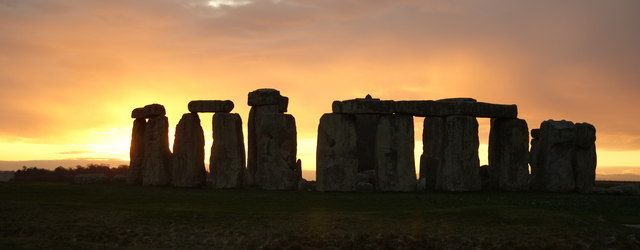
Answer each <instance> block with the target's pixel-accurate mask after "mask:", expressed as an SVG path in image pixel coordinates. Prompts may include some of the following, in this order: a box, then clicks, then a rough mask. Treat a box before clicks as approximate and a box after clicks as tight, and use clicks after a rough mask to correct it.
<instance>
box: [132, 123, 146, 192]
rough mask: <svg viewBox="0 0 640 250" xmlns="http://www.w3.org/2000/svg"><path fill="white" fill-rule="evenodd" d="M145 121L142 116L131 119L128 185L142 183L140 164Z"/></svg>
mask: <svg viewBox="0 0 640 250" xmlns="http://www.w3.org/2000/svg"><path fill="white" fill-rule="evenodd" d="M146 125H147V121H146V119H144V118H136V119H135V120H134V121H133V129H132V131H131V147H130V149H129V157H130V161H129V176H128V178H127V183H128V184H129V185H141V184H142V165H143V164H144V143H145V140H144V130H145V126H146Z"/></svg>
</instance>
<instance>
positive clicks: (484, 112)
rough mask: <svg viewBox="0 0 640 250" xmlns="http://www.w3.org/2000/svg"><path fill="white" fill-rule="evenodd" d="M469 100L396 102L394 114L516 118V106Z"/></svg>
mask: <svg viewBox="0 0 640 250" xmlns="http://www.w3.org/2000/svg"><path fill="white" fill-rule="evenodd" d="M471 100H472V99H469V98H454V99H444V100H442V101H396V102H395V112H396V113H397V114H406V115H413V116H420V117H431V116H453V115H464V116H473V117H487V118H516V117H517V116H518V107H517V106H516V105H502V104H491V103H483V102H472V101H471Z"/></svg>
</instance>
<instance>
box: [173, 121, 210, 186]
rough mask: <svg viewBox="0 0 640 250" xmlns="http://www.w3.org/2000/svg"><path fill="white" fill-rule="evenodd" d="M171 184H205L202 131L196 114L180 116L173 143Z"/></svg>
mask: <svg viewBox="0 0 640 250" xmlns="http://www.w3.org/2000/svg"><path fill="white" fill-rule="evenodd" d="M171 160H172V168H171V169H172V171H173V172H172V175H171V177H172V178H171V184H172V185H173V186H174V187H201V186H204V185H205V184H206V179H207V174H206V170H205V167H204V131H203V130H202V126H201V125H200V117H198V114H197V113H187V114H184V115H182V118H181V119H180V122H178V126H177V127H176V134H175V140H174V142H173V156H172V159H171Z"/></svg>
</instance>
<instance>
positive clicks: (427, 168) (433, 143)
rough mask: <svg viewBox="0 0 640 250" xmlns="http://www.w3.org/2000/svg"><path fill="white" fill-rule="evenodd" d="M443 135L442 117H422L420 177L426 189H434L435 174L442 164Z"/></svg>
mask: <svg viewBox="0 0 640 250" xmlns="http://www.w3.org/2000/svg"><path fill="white" fill-rule="evenodd" d="M444 136H445V134H444V118H442V117H428V118H425V119H424V124H423V130H422V155H421V156H420V179H424V180H425V182H426V188H427V189H434V188H435V186H436V180H437V177H436V175H437V174H438V169H439V168H440V166H441V165H442V156H443V149H444Z"/></svg>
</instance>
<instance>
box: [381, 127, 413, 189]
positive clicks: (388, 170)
mask: <svg viewBox="0 0 640 250" xmlns="http://www.w3.org/2000/svg"><path fill="white" fill-rule="evenodd" d="M376 132H377V133H376V143H375V159H376V172H377V176H378V178H377V187H376V188H377V190H379V191H395V192H410V191H415V190H416V170H415V160H414V155H413V150H414V141H413V140H414V137H413V117H412V116H408V115H383V116H380V120H379V122H378V128H377V130H376Z"/></svg>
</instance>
